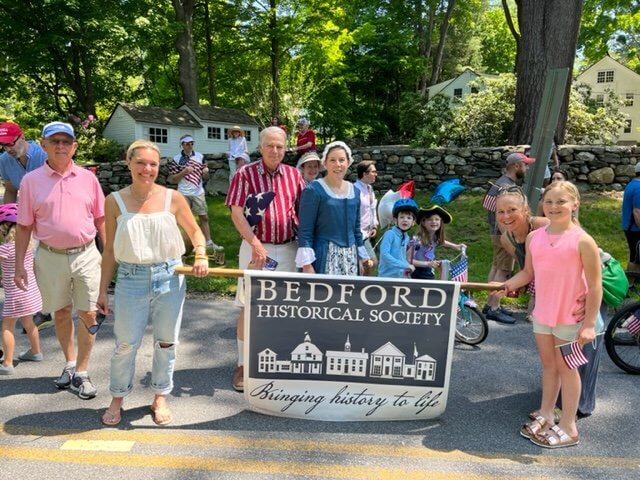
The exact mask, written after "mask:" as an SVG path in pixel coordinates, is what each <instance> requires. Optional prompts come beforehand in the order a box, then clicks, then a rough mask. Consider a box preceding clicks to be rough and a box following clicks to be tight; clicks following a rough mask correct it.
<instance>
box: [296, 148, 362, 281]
mask: <svg viewBox="0 0 640 480" xmlns="http://www.w3.org/2000/svg"><path fill="white" fill-rule="evenodd" d="M352 163H353V158H352V157H351V149H350V148H349V147H348V146H347V145H346V144H345V143H344V142H340V141H337V142H331V143H330V144H328V145H327V146H326V147H325V149H324V152H323V153H322V164H323V166H324V167H325V169H326V171H327V174H326V175H325V177H324V178H321V179H318V180H314V181H313V182H311V183H310V184H309V185H308V186H307V188H305V189H304V190H303V191H302V196H301V198H300V215H299V217H300V227H299V230H298V253H297V255H296V265H297V266H298V267H299V268H302V271H303V272H305V273H326V274H331V275H358V270H359V261H358V259H360V260H362V261H366V262H369V261H370V260H369V255H368V254H367V250H366V249H365V247H364V242H363V239H362V233H361V231H360V196H359V195H358V194H357V193H356V192H355V191H354V187H353V184H352V183H351V182H348V181H346V180H345V179H344V177H345V175H346V174H347V171H348V170H349V167H350V166H351V164H352Z"/></svg>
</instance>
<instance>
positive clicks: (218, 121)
mask: <svg viewBox="0 0 640 480" xmlns="http://www.w3.org/2000/svg"><path fill="white" fill-rule="evenodd" d="M234 125H238V126H240V127H241V128H242V129H243V130H244V132H245V138H246V139H247V146H248V147H249V151H254V150H256V149H257V148H258V122H257V121H256V120H255V119H254V118H253V117H251V116H250V115H249V114H248V113H246V112H245V111H244V110H239V109H234V108H220V107H211V106H208V105H198V106H195V105H187V104H183V105H181V106H180V107H178V108H177V109H169V108H161V107H152V106H147V105H134V104H129V103H118V105H116V107H115V109H114V110H113V112H112V113H111V116H110V117H109V119H108V120H107V124H106V126H105V128H104V131H103V136H104V137H105V138H109V139H111V140H115V141H116V142H118V143H119V144H121V145H124V146H127V145H129V144H130V143H131V142H133V141H134V140H136V139H140V138H143V139H146V140H151V141H152V142H155V143H156V144H157V145H158V147H159V148H160V153H161V155H162V156H163V157H172V156H174V155H176V154H177V153H179V151H180V137H182V136H183V135H185V134H189V135H191V136H192V137H193V139H194V140H195V149H196V150H197V151H198V152H200V153H203V154H208V153H224V152H227V151H228V138H229V137H228V131H229V128H231V127H232V126H234Z"/></svg>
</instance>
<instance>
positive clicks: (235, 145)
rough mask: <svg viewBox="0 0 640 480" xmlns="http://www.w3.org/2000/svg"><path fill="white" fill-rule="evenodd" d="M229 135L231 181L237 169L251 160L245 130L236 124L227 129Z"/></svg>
mask: <svg viewBox="0 0 640 480" xmlns="http://www.w3.org/2000/svg"><path fill="white" fill-rule="evenodd" d="M227 135H228V137H229V153H228V159H229V183H231V179H232V178H233V176H234V175H235V173H236V171H237V170H238V169H239V168H240V167H242V166H243V165H246V164H247V163H249V162H250V158H249V148H248V147H247V140H246V139H245V138H244V130H243V129H242V128H241V127H239V126H238V125H234V126H233V127H231V128H230V129H228V130H227Z"/></svg>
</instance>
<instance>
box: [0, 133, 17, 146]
mask: <svg viewBox="0 0 640 480" xmlns="http://www.w3.org/2000/svg"><path fill="white" fill-rule="evenodd" d="M18 140H20V135H18V136H17V137H16V138H15V140H14V141H13V142H12V143H0V147H2V148H7V147H9V148H11V147H13V146H14V145H15V144H16V143H18Z"/></svg>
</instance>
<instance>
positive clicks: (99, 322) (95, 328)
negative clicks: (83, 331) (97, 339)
mask: <svg viewBox="0 0 640 480" xmlns="http://www.w3.org/2000/svg"><path fill="white" fill-rule="evenodd" d="M105 318H107V316H106V315H105V314H104V313H101V312H98V313H96V323H94V324H93V325H89V326H88V327H87V326H86V325H85V327H87V331H88V332H89V333H90V334H91V335H95V334H96V333H98V330H100V326H101V325H102V324H103V322H104V319H105ZM82 323H83V324H84V322H82Z"/></svg>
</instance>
